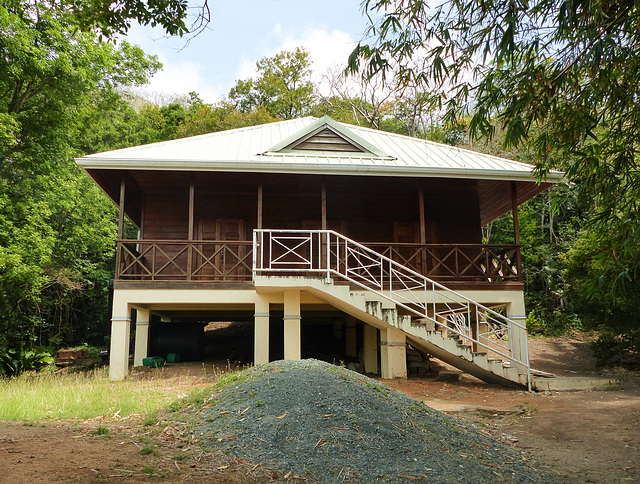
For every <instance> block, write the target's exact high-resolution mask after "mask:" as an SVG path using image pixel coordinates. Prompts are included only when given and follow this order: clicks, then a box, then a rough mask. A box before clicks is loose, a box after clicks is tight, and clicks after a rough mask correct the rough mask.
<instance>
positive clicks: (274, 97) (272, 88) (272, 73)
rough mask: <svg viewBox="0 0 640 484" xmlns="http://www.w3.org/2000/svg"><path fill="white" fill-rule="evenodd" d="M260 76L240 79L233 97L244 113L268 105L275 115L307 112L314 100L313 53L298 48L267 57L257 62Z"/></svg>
mask: <svg viewBox="0 0 640 484" xmlns="http://www.w3.org/2000/svg"><path fill="white" fill-rule="evenodd" d="M256 69H257V71H258V76H257V77H256V78H255V79H253V78H251V79H246V80H240V81H238V82H237V83H236V85H235V86H234V87H233V88H232V89H231V91H230V92H229V99H230V100H231V101H232V102H234V103H235V105H236V107H237V108H238V110H239V111H240V112H243V113H247V112H250V111H251V110H254V109H256V108H258V107H259V106H262V107H264V108H265V109H266V110H267V111H268V112H269V113H270V114H271V115H272V116H274V117H276V118H281V119H293V118H296V117H299V116H304V115H306V114H307V113H308V112H309V110H310V108H311V106H312V104H313V102H314V88H313V84H312V83H311V79H310V78H311V59H310V58H309V52H307V51H306V50H305V49H304V48H302V47H298V48H297V49H295V50H293V51H282V52H279V53H277V54H276V55H275V56H273V57H264V58H262V59H260V60H259V61H258V62H257V63H256Z"/></svg>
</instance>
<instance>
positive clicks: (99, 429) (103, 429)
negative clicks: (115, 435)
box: [93, 426, 109, 437]
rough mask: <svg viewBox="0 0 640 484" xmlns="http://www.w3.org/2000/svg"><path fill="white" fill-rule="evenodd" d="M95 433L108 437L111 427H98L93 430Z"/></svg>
mask: <svg viewBox="0 0 640 484" xmlns="http://www.w3.org/2000/svg"><path fill="white" fill-rule="evenodd" d="M93 435H99V436H101V437H108V436H109V429H108V428H107V427H103V426H100V427H97V428H96V429H95V430H94V431H93Z"/></svg>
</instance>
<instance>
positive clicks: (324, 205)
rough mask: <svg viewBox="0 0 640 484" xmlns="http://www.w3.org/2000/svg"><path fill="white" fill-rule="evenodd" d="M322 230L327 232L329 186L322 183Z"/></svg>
mask: <svg viewBox="0 0 640 484" xmlns="http://www.w3.org/2000/svg"><path fill="white" fill-rule="evenodd" d="M322 230H327V185H326V183H325V182H324V181H323V182H322Z"/></svg>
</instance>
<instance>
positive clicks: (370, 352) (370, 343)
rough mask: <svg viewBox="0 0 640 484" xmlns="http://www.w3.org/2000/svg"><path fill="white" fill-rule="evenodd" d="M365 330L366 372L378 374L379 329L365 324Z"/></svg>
mask: <svg viewBox="0 0 640 484" xmlns="http://www.w3.org/2000/svg"><path fill="white" fill-rule="evenodd" d="M362 329H363V335H362V336H363V339H364V372H365V373H378V329H377V328H375V327H373V326H371V325H370V324H365V325H364V327H363V328H362Z"/></svg>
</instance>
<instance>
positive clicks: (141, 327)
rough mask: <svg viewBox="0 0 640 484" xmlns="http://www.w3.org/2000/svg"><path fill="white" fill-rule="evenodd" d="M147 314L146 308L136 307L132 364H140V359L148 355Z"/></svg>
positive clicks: (148, 314)
mask: <svg viewBox="0 0 640 484" xmlns="http://www.w3.org/2000/svg"><path fill="white" fill-rule="evenodd" d="M149 316H150V312H149V310H148V309H138V308H136V342H135V347H134V352H133V366H142V360H143V359H144V358H146V357H147V356H149Z"/></svg>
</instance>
